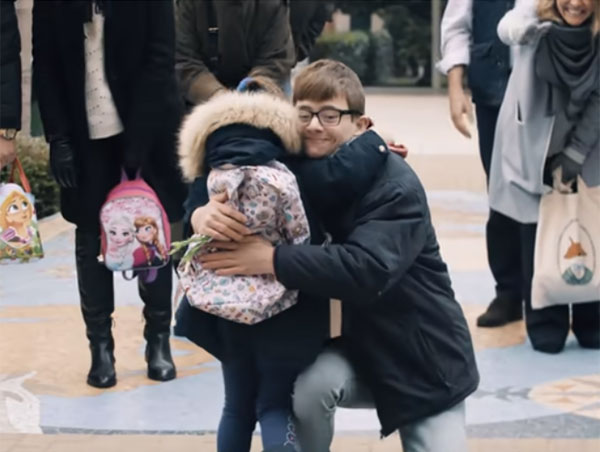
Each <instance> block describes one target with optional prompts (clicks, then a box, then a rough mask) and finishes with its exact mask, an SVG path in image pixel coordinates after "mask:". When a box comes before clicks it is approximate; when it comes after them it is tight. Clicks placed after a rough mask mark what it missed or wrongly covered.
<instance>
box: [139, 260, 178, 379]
mask: <svg viewBox="0 0 600 452" xmlns="http://www.w3.org/2000/svg"><path fill="white" fill-rule="evenodd" d="M171 287H172V269H171V265H170V264H169V265H167V266H165V267H163V268H161V269H159V270H158V275H157V277H156V279H155V280H154V281H153V282H151V283H145V282H144V281H142V280H141V279H140V280H139V292H140V297H141V298H142V300H143V301H144V305H145V306H144V319H145V320H146V325H145V326H144V338H145V339H146V361H147V363H148V378H150V379H152V380H158V381H168V380H172V379H173V378H175V376H176V370H175V364H174V363H173V358H172V357H171V346H170V344H169V336H170V334H171Z"/></svg>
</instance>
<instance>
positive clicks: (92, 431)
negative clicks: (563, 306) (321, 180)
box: [0, 93, 600, 452]
mask: <svg viewBox="0 0 600 452" xmlns="http://www.w3.org/2000/svg"><path fill="white" fill-rule="evenodd" d="M392 100H393V102H392V101H391V100H390V97H389V95H387V94H384V93H372V94H370V96H369V97H368V100H367V102H368V106H369V105H371V106H372V109H373V111H374V115H373V116H375V119H376V123H377V121H379V123H380V124H381V123H383V124H386V127H389V128H394V125H393V124H394V122H393V121H392V119H394V121H396V122H397V123H398V124H400V126H398V127H397V130H396V131H397V132H398V134H401V135H402V136H403V137H405V138H406V140H400V141H405V143H406V144H407V145H408V146H409V152H410V154H409V162H410V163H411V164H412V165H413V166H414V168H415V169H416V170H417V172H418V173H419V174H420V175H421V177H422V179H423V181H424V184H425V186H426V188H427V191H428V198H429V203H430V206H431V209H432V214H433V218H434V223H435V226H436V231H437V234H438V238H439V241H440V245H441V250H442V255H443V257H444V259H445V260H446V261H447V263H448V265H449V268H450V271H451V277H452V280H453V286H454V289H455V292H456V297H457V299H458V301H459V302H460V304H461V306H462V307H463V310H464V312H465V314H466V316H467V319H468V322H469V326H470V329H471V332H472V335H473V339H474V344H475V348H476V355H477V363H478V366H479V370H480V373H481V384H480V386H479V389H478V390H477V391H476V392H475V393H474V394H473V395H472V396H471V397H469V398H468V399H467V430H468V436H469V446H470V450H471V452H477V451H486V452H487V451H500V452H503V451H511V452H513V451H534V452H535V451H540V452H541V451H551V452H563V451H568V452H587V451H597V450H600V352H599V351H590V350H583V349H581V348H579V347H578V346H577V344H576V342H575V340H574V339H573V338H572V337H570V338H569V340H568V343H567V346H566V348H565V350H564V351H563V352H562V353H561V354H559V355H545V354H541V353H537V352H534V351H533V350H532V348H531V346H530V345H529V343H528V341H527V338H526V334H525V330H524V325H523V323H522V322H516V323H513V324H510V325H508V326H505V327H502V328H494V329H482V328H477V327H476V326H475V319H476V317H477V315H479V314H480V313H481V312H483V310H484V309H485V307H486V305H487V303H488V302H489V301H490V300H491V298H492V297H493V294H494V290H493V285H494V283H493V280H492V277H491V275H490V273H489V271H488V269H487V263H486V251H485V241H484V227H485V220H486V212H487V202H486V196H485V182H484V180H483V176H482V174H481V173H482V171H481V169H480V166H479V162H478V158H477V156H476V154H475V146H474V143H473V142H467V141H466V140H462V139H461V138H459V137H457V136H456V135H457V134H455V133H451V132H453V131H452V129H451V128H450V125H449V124H448V121H447V118H446V104H445V99H443V98H441V97H440V96H407V95H404V96H395V97H394V98H393V99H392ZM419 102H421V103H420V104H419ZM395 105H398V106H400V105H402V106H404V105H406V106H407V107H406V108H405V107H402V108H400V107H395ZM411 105H413V106H414V105H421V108H422V109H424V110H425V111H421V110H419V109H416V108H413V111H412V113H411V111H410V106H411ZM391 115H395V116H391ZM411 117H412V119H411ZM390 118H392V119H390ZM411 121H416V122H414V123H412V124H411ZM396 138H400V137H399V136H397V137H396ZM428 141H429V142H430V147H427V142H428ZM436 150H437V151H438V152H435V151H436ZM42 233H43V236H44V245H45V251H46V257H45V258H44V259H43V260H41V261H38V262H33V263H30V264H27V265H3V266H0V451H1V452H34V451H35V452H38V451H39V452H71V451H73V452H74V451H83V452H87V451H92V452H96V451H135V450H143V451H147V452H155V451H156V452H158V451H178V452H188V451H189V452H191V451H194V452H197V451H213V450H215V435H214V434H215V431H216V428H217V425H218V421H219V416H220V408H221V406H222V402H223V389H222V382H221V374H220V367H219V363H218V362H217V361H215V360H214V359H213V358H212V357H211V356H210V355H208V354H207V353H205V352H204V351H203V350H201V349H199V348H198V347H196V346H194V345H193V344H191V343H189V342H188V341H186V340H183V339H181V338H172V340H171V344H172V348H173V353H174V359H175V362H176V365H177V369H178V378H177V379H176V380H173V381H170V382H166V383H157V382H154V381H151V380H149V379H147V378H146V375H145V373H146V368H145V362H144V356H143V351H144V341H143V338H142V329H143V320H142V315H141V308H142V303H141V301H140V300H139V298H138V296H137V290H136V285H135V283H132V282H127V281H124V280H123V279H122V278H121V277H120V276H118V275H117V276H116V277H115V286H116V291H115V292H116V306H117V307H116V310H115V316H114V317H115V324H114V335H115V342H116V349H115V355H116V360H117V361H116V369H117V375H118V383H117V385H116V386H115V387H113V388H110V389H107V390H100V389H95V388H92V387H89V386H87V385H86V384H85V376H86V373H87V371H88V366H89V352H88V349H87V342H86V338H85V333H84V326H83V322H82V320H81V314H80V311H79V305H78V298H77V285H76V284H77V283H76V274H75V266H74V255H73V241H74V231H73V228H72V227H71V226H70V225H68V224H67V223H65V222H64V221H63V220H62V219H61V218H60V217H53V218H50V219H48V220H46V221H45V222H44V224H43V226H42ZM378 430H379V424H378V422H377V418H376V415H375V412H374V411H370V410H343V409H340V410H339V411H338V413H337V416H336V440H335V443H334V446H333V448H332V450H333V451H335V452H359V451H360V452H367V451H371V452H387V451H399V450H401V448H400V441H399V439H398V437H397V436H396V435H392V436H391V437H389V438H387V439H385V440H380V439H379V434H378ZM252 450H253V451H260V450H261V448H260V440H259V437H258V436H256V439H255V441H254V443H253V449H252ZM308 452H310V451H308ZM440 452H443V451H440Z"/></svg>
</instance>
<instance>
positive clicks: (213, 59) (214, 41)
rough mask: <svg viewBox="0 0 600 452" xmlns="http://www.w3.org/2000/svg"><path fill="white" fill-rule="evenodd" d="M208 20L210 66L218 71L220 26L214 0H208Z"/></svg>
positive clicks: (211, 69)
mask: <svg viewBox="0 0 600 452" xmlns="http://www.w3.org/2000/svg"><path fill="white" fill-rule="evenodd" d="M205 3H206V22H207V24H208V64H207V66H208V68H209V69H210V71H211V72H213V73H216V72H217V68H218V66H219V26H218V24H217V15H216V13H215V7H214V4H213V0H206V1H205Z"/></svg>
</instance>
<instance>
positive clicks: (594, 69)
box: [535, 23, 600, 119]
mask: <svg viewBox="0 0 600 452" xmlns="http://www.w3.org/2000/svg"><path fill="white" fill-rule="evenodd" d="M598 46H599V37H598V35H596V36H594V35H593V34H592V30H591V27H590V26H589V23H586V24H583V25H581V26H579V27H570V26H567V25H560V24H557V23H553V24H552V26H551V27H550V28H549V29H548V32H547V33H546V34H545V35H544V36H542V37H541V39H540V43H539V46H538V49H537V53H536V57H535V58H536V61H535V67H536V75H537V76H538V77H540V79H542V80H546V81H547V82H549V83H550V84H551V85H553V86H555V87H557V88H559V89H563V90H566V91H568V92H569V101H568V104H567V108H566V114H567V117H568V118H570V119H575V118H576V117H577V115H579V114H580V113H581V111H582V110H583V109H584V107H585V105H586V102H587V99H588V98H589V95H590V93H591V92H592V91H594V90H595V89H598V85H599V81H598V77H599V75H600V54H599V52H598Z"/></svg>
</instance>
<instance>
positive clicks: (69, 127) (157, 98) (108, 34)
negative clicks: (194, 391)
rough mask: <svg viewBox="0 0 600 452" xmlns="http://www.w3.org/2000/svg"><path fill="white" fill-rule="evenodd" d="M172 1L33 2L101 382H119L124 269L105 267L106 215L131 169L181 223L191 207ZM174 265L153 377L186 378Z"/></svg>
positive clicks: (161, 311) (41, 89)
mask: <svg viewBox="0 0 600 452" xmlns="http://www.w3.org/2000/svg"><path fill="white" fill-rule="evenodd" d="M174 50H175V28H174V11H173V2H172V1H171V0H164V1H156V0H153V1H139V0H136V1H119V2H116V1H111V0H94V1H91V0H89V1H78V2H63V1H40V0H36V2H35V3H34V8H33V67H34V69H33V74H34V79H35V80H34V85H35V87H36V89H37V95H38V99H39V106H40V111H41V116H42V120H43V124H44V131H45V135H46V139H47V140H48V142H49V143H50V166H51V169H52V173H53V175H54V177H55V179H56V180H57V182H58V183H59V185H60V187H61V212H62V215H63V216H64V218H65V219H66V220H67V221H70V222H72V223H75V225H76V226H77V228H76V231H75V258H76V264H77V279H78V286H79V295H80V302H81V311H82V314H83V319H84V321H85V325H86V334H87V337H88V339H89V343H90V350H91V358H92V363H91V368H90V371H89V374H88V377H87V382H88V384H90V385H91V386H96V387H109V386H113V385H114V384H116V374H115V368H114V362H115V358H114V353H113V350H114V342H113V337H112V333H111V326H112V313H113V310H114V292H113V274H112V272H111V271H109V270H108V269H107V268H105V267H104V265H102V264H100V263H99V262H98V260H97V256H98V254H99V250H100V230H99V211H100V207H101V205H102V204H103V202H104V200H105V199H106V196H107V194H108V192H109V191H110V190H111V189H112V188H113V187H114V186H115V185H117V183H118V182H119V181H120V179H121V171H122V168H124V169H125V170H126V171H127V173H129V174H135V173H136V171H138V169H141V173H142V176H143V178H144V179H145V180H146V181H147V182H148V183H149V184H150V185H151V186H152V187H153V188H154V189H155V190H156V192H157V193H158V196H159V198H160V200H161V202H162V204H163V206H164V207H165V209H166V211H167V213H168V215H169V219H170V221H176V220H178V219H179V218H180V217H181V216H182V214H183V209H182V202H183V199H184V196H185V188H184V186H183V184H182V182H181V178H180V174H179V172H178V170H177V162H176V157H175V134H176V132H177V128H178V127H179V122H180V117H181V111H182V108H181V107H182V106H181V102H180V98H179V95H178V91H177V83H176V79H175V70H174V68H175V58H174ZM171 280H172V269H171V266H170V265H167V266H165V267H162V268H161V269H159V270H158V276H157V278H156V280H155V281H154V282H152V283H145V282H143V281H141V280H139V279H138V284H139V294H140V297H141V298H142V300H143V301H144V305H145V306H144V311H143V312H144V318H145V321H146V325H145V328H144V337H145V339H146V341H147V345H146V360H147V363H148V377H149V378H151V379H154V380H159V381H165V380H170V379H173V378H175V373H176V372H175V366H174V364H173V360H172V358H171V351H170V345H169V335H170V324H171V285H172V281H171Z"/></svg>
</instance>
